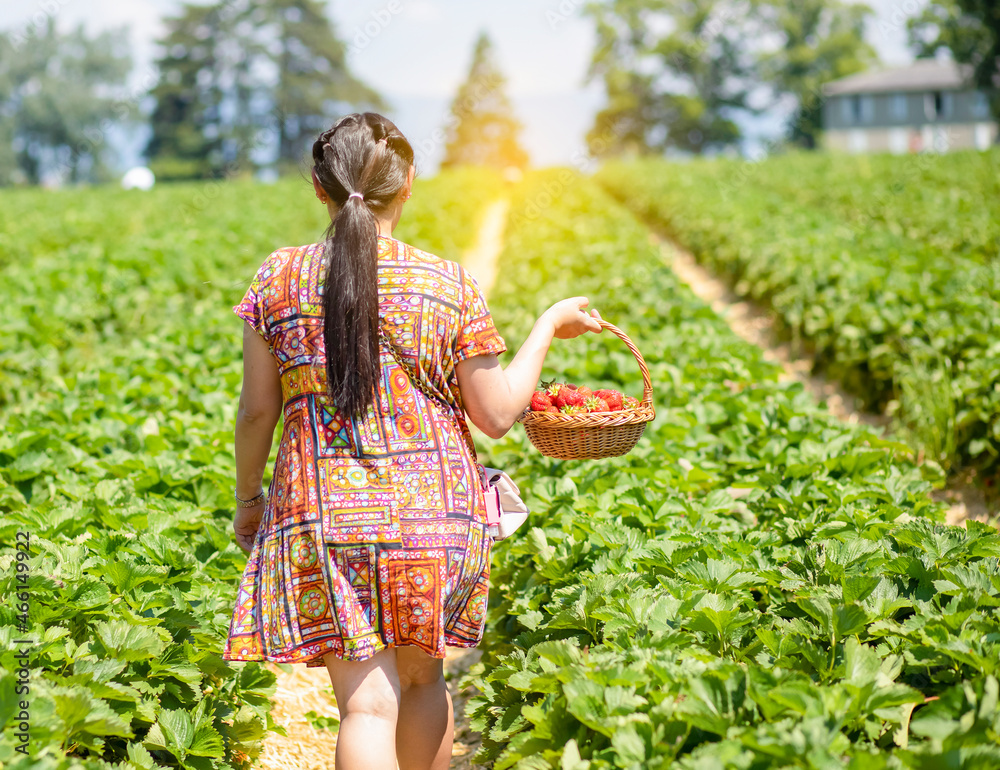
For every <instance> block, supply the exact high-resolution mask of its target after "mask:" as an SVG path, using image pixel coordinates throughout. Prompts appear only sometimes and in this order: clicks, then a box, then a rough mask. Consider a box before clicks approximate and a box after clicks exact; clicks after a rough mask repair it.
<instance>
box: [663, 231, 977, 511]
mask: <svg viewBox="0 0 1000 770" xmlns="http://www.w3.org/2000/svg"><path fill="white" fill-rule="evenodd" d="M650 238H651V239H652V240H653V242H654V243H656V244H657V245H658V246H659V247H660V250H661V251H662V253H663V255H664V258H665V260H666V262H667V263H668V264H669V265H671V267H672V268H673V270H674V272H675V273H676V274H677V276H678V277H679V278H680V279H681V281H683V282H684V283H686V284H687V285H688V286H689V287H690V288H691V290H692V291H693V292H694V293H695V294H696V295H697V296H698V297H700V298H701V299H703V300H704V301H705V302H707V303H708V304H709V305H710V306H711V307H712V310H714V311H715V312H716V313H717V314H718V315H719V316H720V317H721V318H722V319H723V320H725V321H726V323H728V324H729V327H730V328H731V329H732V330H733V331H734V332H735V333H736V334H737V335H738V336H739V337H741V338H742V339H744V340H746V341H747V342H749V343H751V344H752V345H756V346H757V347H759V348H760V349H761V350H763V351H764V357H765V358H766V359H767V360H769V361H773V362H774V363H777V364H779V365H780V366H781V368H782V375H781V376H782V379H786V380H797V381H799V382H801V383H802V384H803V385H804V386H805V388H806V390H808V391H809V392H810V393H811V394H812V395H813V397H814V398H815V399H816V400H817V401H818V402H819V403H821V404H825V405H826V407H827V408H828V409H829V410H830V412H831V413H832V414H834V415H836V416H837V417H839V418H840V419H842V420H844V421H845V422H848V423H850V424H852V425H858V424H861V425H866V426H868V427H870V428H872V429H873V430H875V431H876V432H878V433H879V434H880V435H886V434H888V433H889V419H888V418H887V417H885V416H884V415H878V414H872V413H871V412H865V411H863V410H862V409H861V408H860V406H861V405H860V403H859V401H858V399H856V398H855V397H854V396H852V395H851V394H849V393H847V392H846V391H845V390H844V389H843V388H841V387H840V385H839V384H838V383H836V382H833V381H831V380H828V379H826V378H825V377H822V376H817V375H815V374H813V373H812V369H813V362H812V360H811V359H809V358H803V357H800V356H796V355H795V353H794V352H793V350H792V348H791V346H790V345H789V344H788V343H786V342H782V341H780V340H779V339H778V336H777V334H776V332H775V316H774V313H773V312H771V311H769V310H767V309H766V308H764V307H763V306H761V305H759V304H757V303H755V302H751V301H748V300H745V299H741V298H740V297H737V296H736V295H735V294H734V293H733V292H732V291H730V289H729V287H728V286H727V285H726V284H725V283H724V282H722V281H721V280H719V279H718V278H716V277H715V276H713V275H712V274H711V273H710V272H709V271H708V270H706V269H705V268H704V267H702V266H701V265H699V264H698V262H697V261H696V260H695V258H694V257H693V256H692V255H691V254H690V253H689V252H687V251H685V250H684V249H682V248H681V247H680V246H678V245H677V244H676V243H674V242H672V241H668V240H666V239H664V238H662V237H661V236H659V235H657V234H656V233H653V232H652V231H651V232H650ZM933 496H934V499H935V500H939V501H942V502H945V503H947V504H948V513H947V518H946V520H947V522H948V523H949V524H957V525H961V524H962V523H963V522H965V521H966V520H967V519H976V520H978V521H988V520H989V517H990V511H989V508H988V506H987V504H986V500H985V498H984V496H983V493H982V491H981V490H980V489H978V488H977V487H976V486H975V485H974V484H973V483H971V481H963V480H953V481H952V482H951V483H949V486H948V487H947V488H946V489H942V490H935V492H934V495H933Z"/></svg>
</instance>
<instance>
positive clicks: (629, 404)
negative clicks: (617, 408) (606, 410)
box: [622, 396, 639, 409]
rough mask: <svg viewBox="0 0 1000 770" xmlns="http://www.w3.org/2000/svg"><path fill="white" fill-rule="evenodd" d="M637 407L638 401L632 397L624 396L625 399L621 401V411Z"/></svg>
mask: <svg viewBox="0 0 1000 770" xmlns="http://www.w3.org/2000/svg"><path fill="white" fill-rule="evenodd" d="M638 407H639V399H637V398H632V396H625V398H624V399H622V408H623V409H637V408H638Z"/></svg>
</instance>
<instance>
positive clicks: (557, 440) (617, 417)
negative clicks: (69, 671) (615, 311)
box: [520, 320, 656, 460]
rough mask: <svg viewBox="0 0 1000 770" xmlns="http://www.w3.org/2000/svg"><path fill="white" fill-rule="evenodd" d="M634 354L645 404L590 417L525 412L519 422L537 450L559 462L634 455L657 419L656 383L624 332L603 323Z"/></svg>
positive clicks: (640, 354)
mask: <svg viewBox="0 0 1000 770" xmlns="http://www.w3.org/2000/svg"><path fill="white" fill-rule="evenodd" d="M600 323H601V326H603V327H604V328H605V329H607V330H608V331H610V332H612V333H614V334H616V335H617V336H618V337H620V338H621V340H622V341H623V342H624V343H625V344H626V345H627V346H628V349H629V350H631V351H632V355H634V356H635V360H636V361H638V362H639V370H640V371H641V372H642V384H643V393H642V401H640V402H639V406H637V407H635V408H634V409H622V410H621V411H620V412H593V413H590V414H552V413H551V412H530V411H528V412H525V413H524V414H523V415H521V419H520V422H521V423H522V424H523V425H524V431H525V433H527V434H528V440H529V441H531V443H532V444H533V445H534V447H535V449H537V450H538V451H539V452H541V453H542V454H543V455H546V456H547V457H554V458H556V459H557V460H599V459H601V458H602V457H617V456H619V455H623V454H626V453H627V452H629V451H631V450H632V448H633V447H634V446H635V445H636V444H637V443H638V442H639V438H640V437H641V436H642V432H643V430H645V428H646V423H647V422H649V421H650V420H652V419H653V418H654V417H655V416H656V411H655V410H654V409H653V382H652V380H650V378H649V368H648V367H647V366H646V362H645V361H644V360H643V358H642V353H640V352H639V349H638V348H637V347H636V346H635V344H634V343H633V342H632V340H630V339H629V338H628V335H627V334H625V332H623V331H622V330H621V329H619V328H618V327H617V326H615V325H614V324H609V323H608V322H607V321H603V320H602V321H601V322H600Z"/></svg>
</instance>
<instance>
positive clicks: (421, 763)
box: [338, 647, 455, 770]
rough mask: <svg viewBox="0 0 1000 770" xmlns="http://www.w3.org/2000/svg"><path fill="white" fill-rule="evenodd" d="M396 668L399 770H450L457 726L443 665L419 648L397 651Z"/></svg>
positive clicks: (401, 648) (397, 649)
mask: <svg viewBox="0 0 1000 770" xmlns="http://www.w3.org/2000/svg"><path fill="white" fill-rule="evenodd" d="M396 665H397V668H398V671H399V685H400V690H401V693H402V699H401V702H400V706H399V721H398V723H397V725H396V756H397V757H398V759H399V768H400V770H447V768H448V765H449V764H450V763H451V749H452V744H453V743H454V741H455V722H454V717H453V716H452V705H451V693H450V692H448V685H447V683H446V682H445V681H444V661H443V660H441V659H440V658H432V657H431V656H430V655H428V654H427V653H425V652H424V651H423V650H421V649H420V648H418V647H397V648H396ZM338 770H339V768H338Z"/></svg>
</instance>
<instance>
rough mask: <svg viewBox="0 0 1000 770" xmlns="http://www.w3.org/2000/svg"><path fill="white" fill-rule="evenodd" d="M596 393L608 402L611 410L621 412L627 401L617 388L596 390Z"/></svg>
mask: <svg viewBox="0 0 1000 770" xmlns="http://www.w3.org/2000/svg"><path fill="white" fill-rule="evenodd" d="M594 395H595V396H597V397H598V398H600V399H604V401H605V402H607V404H608V411H609V412H620V411H621V409H622V406H623V405H624V403H625V400H624V398H623V396H622V394H621V393H619V392H618V391H617V390H595V391H594Z"/></svg>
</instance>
